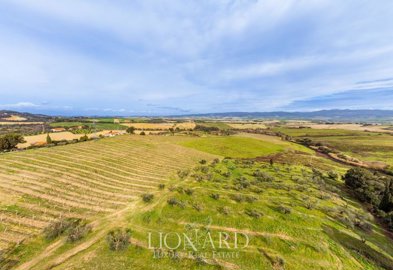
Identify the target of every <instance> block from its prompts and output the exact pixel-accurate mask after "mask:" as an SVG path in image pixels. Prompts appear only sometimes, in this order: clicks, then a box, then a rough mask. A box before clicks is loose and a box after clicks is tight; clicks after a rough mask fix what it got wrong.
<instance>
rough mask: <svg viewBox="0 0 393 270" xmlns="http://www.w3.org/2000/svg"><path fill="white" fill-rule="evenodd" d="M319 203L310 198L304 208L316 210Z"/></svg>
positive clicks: (305, 201)
mask: <svg viewBox="0 0 393 270" xmlns="http://www.w3.org/2000/svg"><path fill="white" fill-rule="evenodd" d="M317 203H318V202H317V201H316V200H311V199H309V198H305V199H304V206H305V207H306V208H307V209H309V210H311V209H314V208H315V207H316V206H317Z"/></svg>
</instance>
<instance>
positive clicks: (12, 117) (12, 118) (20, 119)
mask: <svg viewBox="0 0 393 270" xmlns="http://www.w3.org/2000/svg"><path fill="white" fill-rule="evenodd" d="M1 119H3V120H6V121H25V120H27V119H26V118H24V117H22V116H19V115H11V116H9V117H4V118H1ZM1 119H0V120H1Z"/></svg>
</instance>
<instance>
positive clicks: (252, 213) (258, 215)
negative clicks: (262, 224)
mask: <svg viewBox="0 0 393 270" xmlns="http://www.w3.org/2000/svg"><path fill="white" fill-rule="evenodd" d="M244 212H245V213H246V215H248V216H250V217H252V218H261V217H262V216H263V213H262V212H260V211H258V210H255V209H246V210H245V211H244Z"/></svg>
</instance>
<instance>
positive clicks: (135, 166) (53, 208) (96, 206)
mask: <svg viewBox="0 0 393 270" xmlns="http://www.w3.org/2000/svg"><path fill="white" fill-rule="evenodd" d="M208 156H209V155H208V154H204V153H201V152H198V151H195V150H192V149H187V148H184V147H181V146H177V145H174V144H171V143H170V138H159V139H157V138H150V137H139V136H118V137H116V138H108V139H104V140H97V141H90V142H86V143H80V144H76V145H66V146H59V147H55V148H43V149H36V150H28V151H24V152H19V153H9V154H4V155H0V196H1V198H2V201H1V205H0V224H1V225H0V249H6V248H7V247H10V246H12V245H15V244H17V243H21V242H22V241H24V240H25V239H28V238H30V237H32V236H34V235H38V234H40V233H41V231H42V229H43V228H45V227H46V226H47V225H48V224H49V223H50V222H52V221H54V220H58V219H60V218H62V217H80V218H84V219H87V220H90V221H91V220H92V219H93V218H97V217H99V216H103V215H106V214H109V213H112V212H114V211H116V210H118V209H121V208H124V207H125V206H126V205H127V204H129V203H130V202H132V201H134V200H135V199H136V198H138V197H140V195H141V194H143V193H146V192H152V193H154V192H155V191H156V190H157V187H158V185H159V184H160V183H165V182H166V181H168V179H169V177H170V176H171V175H172V174H174V173H175V172H176V171H177V170H178V169H182V168H185V167H188V166H191V165H193V164H194V163H195V162H196V160H199V159H201V158H204V157H205V158H206V157H208Z"/></svg>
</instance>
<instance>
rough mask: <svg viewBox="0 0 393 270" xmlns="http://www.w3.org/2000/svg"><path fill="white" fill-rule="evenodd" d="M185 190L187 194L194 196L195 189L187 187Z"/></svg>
mask: <svg viewBox="0 0 393 270" xmlns="http://www.w3.org/2000/svg"><path fill="white" fill-rule="evenodd" d="M184 192H185V193H186V194H187V195H189V196H192V194H193V193H194V190H193V189H191V188H186V189H185V190H184Z"/></svg>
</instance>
